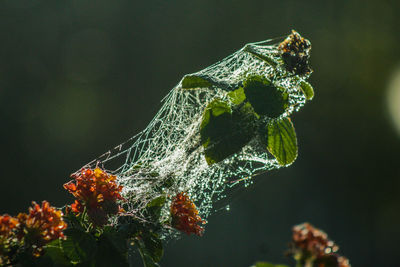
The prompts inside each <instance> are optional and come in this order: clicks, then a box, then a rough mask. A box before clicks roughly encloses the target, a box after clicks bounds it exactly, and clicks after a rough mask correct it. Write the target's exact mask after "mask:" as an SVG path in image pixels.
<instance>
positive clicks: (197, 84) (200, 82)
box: [182, 75, 211, 89]
mask: <svg viewBox="0 0 400 267" xmlns="http://www.w3.org/2000/svg"><path fill="white" fill-rule="evenodd" d="M210 86H211V83H210V82H209V81H207V80H206V79H204V78H201V77H199V76H194V75H186V76H185V77H184V78H183V80H182V88H183V89H196V88H203V87H210Z"/></svg>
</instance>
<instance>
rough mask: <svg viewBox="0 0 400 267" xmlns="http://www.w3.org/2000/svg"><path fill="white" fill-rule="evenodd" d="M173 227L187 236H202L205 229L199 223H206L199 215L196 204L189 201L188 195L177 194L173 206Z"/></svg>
mask: <svg viewBox="0 0 400 267" xmlns="http://www.w3.org/2000/svg"><path fill="white" fill-rule="evenodd" d="M170 212H171V216H172V226H173V227H174V228H176V229H178V230H180V231H182V232H185V233H186V234H188V235H190V234H192V233H193V234H196V235H198V236H201V235H202V234H203V232H204V228H203V227H201V226H199V225H198V223H202V224H205V221H204V220H202V219H201V218H200V216H199V215H198V214H199V212H198V210H197V209H196V206H195V205H194V203H193V202H192V201H191V200H190V199H189V197H188V196H187V194H186V193H183V192H181V193H179V194H177V195H176V196H175V197H174V199H173V200H172V204H171V210H170Z"/></svg>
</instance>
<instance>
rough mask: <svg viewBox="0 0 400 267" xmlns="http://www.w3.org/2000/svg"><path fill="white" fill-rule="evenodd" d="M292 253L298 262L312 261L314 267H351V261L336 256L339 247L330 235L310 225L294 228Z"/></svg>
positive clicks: (305, 224)
mask: <svg viewBox="0 0 400 267" xmlns="http://www.w3.org/2000/svg"><path fill="white" fill-rule="evenodd" d="M292 239H293V240H292V251H291V252H292V253H293V254H294V255H295V258H296V259H297V260H305V261H307V260H311V261H313V262H314V265H313V266H318V267H326V266H335V267H350V263H349V260H348V259H347V258H345V257H343V256H340V255H338V254H336V252H337V251H338V250H339V247H338V246H337V245H336V244H335V243H334V242H333V241H332V240H329V239H328V235H327V234H326V233H325V232H323V231H321V230H319V229H317V228H315V227H314V226H312V225H311V224H309V223H303V224H299V225H296V226H294V227H293V237H292Z"/></svg>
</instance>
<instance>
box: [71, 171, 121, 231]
mask: <svg viewBox="0 0 400 267" xmlns="http://www.w3.org/2000/svg"><path fill="white" fill-rule="evenodd" d="M71 177H72V178H74V179H75V180H72V181H70V182H68V183H66V184H64V188H65V189H66V190H68V192H70V193H71V194H72V195H74V197H75V198H76V200H75V202H74V203H73V204H71V209H72V211H73V212H76V213H82V212H83V211H84V210H85V208H86V210H87V212H88V215H89V218H90V219H91V221H92V222H93V223H94V224H95V225H97V226H102V225H105V224H106V223H107V218H108V215H114V214H117V213H118V212H119V211H120V210H121V209H120V207H119V205H118V204H117V200H124V198H123V197H122V196H121V194H120V193H121V191H122V186H118V185H117V184H116V182H115V181H116V179H117V178H116V177H115V176H114V175H110V174H108V173H106V172H105V171H103V170H101V169H100V168H96V169H94V170H91V169H82V170H81V172H80V173H79V174H73V175H72V176H71Z"/></svg>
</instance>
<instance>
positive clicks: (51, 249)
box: [43, 239, 72, 266]
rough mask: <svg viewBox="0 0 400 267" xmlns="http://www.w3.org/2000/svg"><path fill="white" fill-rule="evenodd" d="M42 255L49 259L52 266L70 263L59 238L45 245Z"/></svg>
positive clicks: (68, 264)
mask: <svg viewBox="0 0 400 267" xmlns="http://www.w3.org/2000/svg"><path fill="white" fill-rule="evenodd" d="M43 257H45V258H49V259H51V261H52V263H53V266H70V265H72V264H71V263H70V261H69V260H68V258H67V257H66V256H65V254H64V251H63V249H62V246H61V240H60V239H56V240H54V241H52V242H50V243H48V244H47V245H46V247H45V254H44V255H43Z"/></svg>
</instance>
